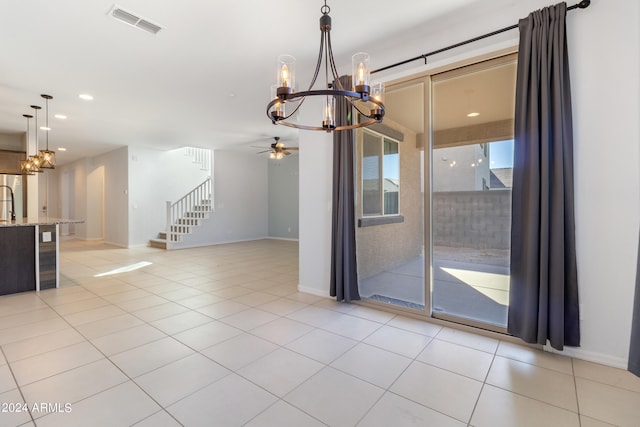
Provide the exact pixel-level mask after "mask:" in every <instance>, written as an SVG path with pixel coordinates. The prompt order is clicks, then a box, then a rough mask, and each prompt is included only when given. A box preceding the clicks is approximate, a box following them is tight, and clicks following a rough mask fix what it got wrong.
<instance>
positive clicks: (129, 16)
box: [109, 5, 162, 34]
mask: <svg viewBox="0 0 640 427" xmlns="http://www.w3.org/2000/svg"><path fill="white" fill-rule="evenodd" d="M109 15H110V16H111V17H112V18H114V19H117V20H118V21H120V22H124V23H125V24H129V25H131V26H133V27H136V28H139V29H141V30H144V31H146V32H148V33H151V34H158V31H160V30H161V29H162V27H161V26H160V25H157V24H154V23H153V22H151V21H149V20H147V19H144V18H141V17H139V16H138V15H136V14H135V13H133V12H131V11H127V10H124V9H122V8H121V7H120V6H118V5H114V6H113V8H112V9H111V11H110V12H109Z"/></svg>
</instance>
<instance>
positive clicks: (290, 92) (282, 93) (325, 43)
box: [267, 1, 385, 132]
mask: <svg viewBox="0 0 640 427" xmlns="http://www.w3.org/2000/svg"><path fill="white" fill-rule="evenodd" d="M320 11H321V13H322V16H321V17H320V51H319V53H318V60H317V63H316V68H315V71H314V74H313V77H312V78H311V83H310V84H309V86H308V89H307V90H304V91H300V92H297V91H296V89H295V88H296V86H295V81H296V69H295V58H294V57H293V56H291V55H280V56H279V57H278V69H277V77H276V85H275V88H274V87H273V86H272V89H271V102H269V104H268V105H267V116H268V117H269V119H270V120H271V121H272V123H273V124H281V125H285V126H289V127H293V128H298V129H305V130H322V131H326V132H331V131H333V130H348V129H356V128H360V127H365V126H370V125H372V124H374V123H379V122H381V121H382V119H383V117H384V114H385V109H384V104H383V94H384V91H383V89H380V88H378V91H377V92H371V83H370V76H371V71H370V59H369V55H368V54H366V53H364V52H358V53H356V54H355V55H353V57H352V61H351V65H352V81H353V85H352V87H350V88H345V87H343V86H342V85H341V83H340V80H339V74H338V70H337V67H336V64H335V60H334V58H333V48H332V46H331V17H330V16H329V12H330V11H331V9H330V8H329V6H327V2H326V1H325V3H324V6H322V7H321V8H320ZM323 62H324V77H325V85H324V89H314V85H315V83H316V80H317V78H318V75H319V74H320V70H321V69H322V68H323V67H322V63H323ZM330 79H331V80H332V82H331V81H330ZM376 94H377V95H376ZM372 95H373V96H372ZM311 96H320V97H323V98H324V99H323V105H324V107H323V114H322V120H321V124H317V125H305V124H300V123H297V122H294V121H291V120H290V119H291V118H292V117H293V116H294V115H295V114H296V113H297V112H298V110H299V109H300V108H301V107H302V105H303V104H304V101H305V99H306V98H307V97H311ZM339 98H342V99H345V100H347V102H348V103H349V104H350V105H351V106H352V107H353V108H355V109H356V110H357V111H358V113H360V117H359V118H360V120H358V122H357V123H354V122H349V123H348V124H346V125H341V126H336V120H335V119H336V117H335V104H336V99H339ZM296 102H297V104H295V103H296ZM287 103H294V106H293V108H291V109H289V110H290V112H289V114H287V113H286V110H287V108H286V107H285V106H286V104H287Z"/></svg>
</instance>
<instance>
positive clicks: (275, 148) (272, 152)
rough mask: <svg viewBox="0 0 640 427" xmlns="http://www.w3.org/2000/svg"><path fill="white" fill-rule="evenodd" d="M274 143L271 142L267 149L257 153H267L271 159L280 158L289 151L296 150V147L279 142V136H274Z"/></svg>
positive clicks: (288, 153)
mask: <svg viewBox="0 0 640 427" xmlns="http://www.w3.org/2000/svg"><path fill="white" fill-rule="evenodd" d="M273 139H274V140H275V142H274V143H272V144H271V148H270V149H269V150H264V151H259V152H258V153H257V154H262V153H269V158H270V159H273V160H282V159H284V156H288V155H290V154H291V151H297V150H298V147H285V145H284V144H283V143H282V142H280V137H279V136H274V137H273Z"/></svg>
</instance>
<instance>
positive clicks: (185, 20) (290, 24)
mask: <svg viewBox="0 0 640 427" xmlns="http://www.w3.org/2000/svg"><path fill="white" fill-rule="evenodd" d="M481 3H482V4H481ZM513 3H514V0H484V1H482V2H480V0H430V1H416V0H394V2H388V1H384V0H369V1H367V2H361V1H353V0H350V1H347V0H334V1H330V2H329V6H331V7H332V9H331V17H332V18H333V31H332V33H331V35H332V41H333V46H334V53H335V55H336V60H337V62H338V67H339V69H340V71H342V72H343V73H348V72H349V69H348V68H349V67H350V56H351V54H352V53H354V52H356V51H368V52H370V53H371V54H372V62H373V64H372V66H373V67H374V68H376V67H382V66H384V65H388V63H380V62H376V58H375V56H374V55H375V54H376V53H377V54H380V52H386V55H385V57H386V59H393V60H394V61H399V60H403V59H406V58H407V57H408V56H416V55H419V54H421V53H423V51H418V52H410V51H407V50H406V49H403V47H402V41H403V40H407V39H415V37H424V36H425V35H428V34H433V33H434V32H437V31H443V30H445V29H446V28H447V22H456V23H458V22H465V19H467V20H468V19H474V17H475V16H477V14H478V13H479V11H480V10H482V11H483V13H495V12H496V11H497V10H499V8H500V7H501V6H503V5H507V4H509V5H512V4H513ZM114 4H116V3H114V1H113V0H89V1H88V0H55V1H52V0H21V1H12V2H6V4H4V5H3V8H2V9H3V10H2V13H1V14H0V40H2V51H1V52H0V132H3V133H13V132H24V130H25V127H26V124H25V121H24V118H23V117H22V114H25V113H31V112H32V110H31V109H30V108H29V105H31V104H38V105H42V106H44V100H43V99H42V98H40V94H42V93H47V94H50V95H53V97H54V99H53V100H52V101H50V104H49V105H50V114H49V115H50V127H51V128H52V130H51V133H50V148H52V149H54V150H57V148H58V147H62V146H63V147H66V148H67V150H68V151H66V152H64V153H58V162H59V163H61V164H63V163H65V162H69V161H73V160H76V159H78V158H82V157H86V156H93V155H97V154H100V153H103V152H106V151H110V150H113V149H115V148H117V147H119V146H124V145H143V146H147V147H156V148H158V149H171V148H178V147H182V146H186V145H192V146H199V147H207V148H222V147H229V146H247V147H248V146H250V145H255V144H256V143H264V144H265V145H268V144H269V143H270V142H271V139H270V138H271V137H273V136H275V135H279V136H283V140H289V141H291V140H296V139H297V132H296V131H295V130H291V129H288V128H287V129H285V128H282V127H277V128H276V127H274V126H273V125H272V124H271V123H270V122H269V120H268V119H267V118H266V115H265V107H266V103H267V102H268V98H269V88H270V85H271V84H273V83H274V82H275V62H276V58H277V56H278V55H279V54H282V53H290V54H292V55H294V56H296V58H297V63H298V65H297V73H298V82H299V84H300V85H301V86H304V85H306V84H308V79H309V78H310V77H311V71H312V68H313V67H314V66H315V60H316V56H317V52H318V45H319V37H320V31H319V27H318V19H319V17H320V7H321V6H322V4H323V3H322V2H321V1H320V0H272V1H264V0H244V1H240V0H237V1H224V2H223V1H215V0H181V1H168V0H164V1H160V0H155V1H152V0H118V2H117V4H118V5H119V6H120V7H122V8H124V9H126V10H128V11H131V12H134V13H136V14H138V15H140V16H142V17H143V18H145V19H147V20H149V21H151V22H154V23H157V24H159V25H161V26H163V27H164V29H163V30H162V31H160V32H159V33H158V34H157V35H152V34H148V33H146V32H143V31H141V30H139V29H136V28H134V27H131V26H128V25H126V24H123V23H121V22H118V21H116V20H114V19H113V18H111V17H110V16H109V11H110V10H111V9H112V7H113V6H114ZM467 22H468V21H467ZM511 23H512V22H506V24H507V25H509V24H511ZM493 29H494V28H487V30H493ZM473 35H477V34H469V35H467V34H465V33H464V31H460V32H459V33H454V34H451V33H449V34H447V37H446V38H447V39H448V42H449V43H452V42H455V41H459V40H462V39H465V38H467V37H468V36H473ZM438 47H439V46H438ZM85 92H86V93H90V94H92V95H93V96H94V97H95V99H94V100H93V101H83V100H80V99H79V98H78V94H80V93H85ZM57 113H61V114H65V115H67V116H68V119H67V120H65V121H60V120H54V119H53V118H52V117H53V115H54V114H57ZM43 117H44V110H43V113H41V115H40V121H41V123H42V122H43ZM42 141H43V139H42V137H41V144H42Z"/></svg>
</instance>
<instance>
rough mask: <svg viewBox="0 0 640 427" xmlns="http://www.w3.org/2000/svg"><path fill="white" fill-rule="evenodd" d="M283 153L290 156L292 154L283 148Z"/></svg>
mask: <svg viewBox="0 0 640 427" xmlns="http://www.w3.org/2000/svg"><path fill="white" fill-rule="evenodd" d="M281 152H282V153H284V155H285V156H288V155H289V154H291V153H290V152H288V151H287V150H282V151H281Z"/></svg>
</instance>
